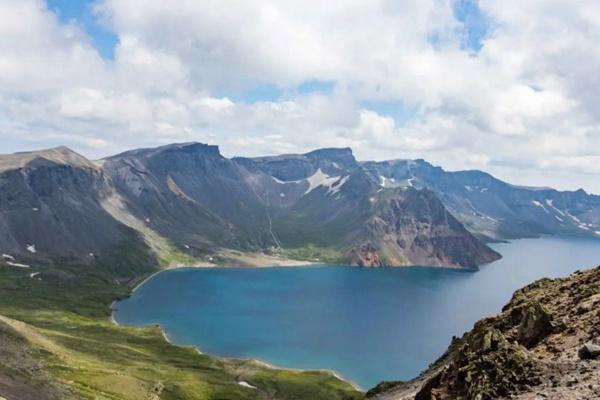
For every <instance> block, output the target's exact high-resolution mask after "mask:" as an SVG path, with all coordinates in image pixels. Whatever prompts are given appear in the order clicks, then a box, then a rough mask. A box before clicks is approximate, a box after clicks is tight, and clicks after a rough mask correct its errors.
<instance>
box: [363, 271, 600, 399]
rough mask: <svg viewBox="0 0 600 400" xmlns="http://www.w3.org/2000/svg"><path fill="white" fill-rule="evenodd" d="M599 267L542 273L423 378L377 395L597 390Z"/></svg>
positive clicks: (571, 395) (584, 393)
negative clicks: (559, 275)
mask: <svg viewBox="0 0 600 400" xmlns="http://www.w3.org/2000/svg"><path fill="white" fill-rule="evenodd" d="M599 309H600V267H598V268H595V269H592V270H587V271H579V272H576V273H575V274H573V275H571V276H570V277H568V278H563V279H554V280H552V279H542V280H539V281H537V282H535V283H533V284H531V285H529V286H527V287H525V288H523V289H521V290H518V291H517V292H516V293H515V294H514V296H513V298H512V300H511V301H510V302H509V303H508V304H507V305H506V306H505V307H504V308H503V309H502V313H500V314H499V315H497V316H494V317H490V318H486V319H483V320H481V321H479V322H477V323H476V324H475V326H474V327H473V329H472V330H471V331H470V332H467V333H466V334H465V335H464V336H463V337H462V338H454V339H453V341H452V344H451V345H450V347H449V348H448V350H447V351H446V353H445V354H444V355H443V356H442V357H441V358H440V359H439V360H438V361H436V362H435V363H434V364H432V365H431V366H430V367H429V369H427V370H426V371H424V372H423V373H422V374H421V375H420V376H419V377H418V378H416V379H414V380H412V381H409V382H384V383H381V384H379V385H378V386H377V387H375V388H374V389H372V390H370V391H369V392H368V393H367V398H368V399H372V400H409V399H410V400H413V399H415V400H433V399H457V400H461V399H465V400H475V399H478V400H492V399H509V398H510V399H515V400H516V399H520V400H526V399H581V400H584V399H585V400H587V399H598V398H600V313H598V310H599Z"/></svg>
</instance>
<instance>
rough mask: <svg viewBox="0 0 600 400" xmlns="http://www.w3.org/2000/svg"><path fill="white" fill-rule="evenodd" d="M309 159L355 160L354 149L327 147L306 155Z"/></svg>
mask: <svg viewBox="0 0 600 400" xmlns="http://www.w3.org/2000/svg"><path fill="white" fill-rule="evenodd" d="M304 155H305V156H307V157H315V158H340V157H349V158H352V159H354V155H353V154H352V149H351V148H350V147H326V148H323V149H317V150H313V151H311V152H308V153H305V154H304Z"/></svg>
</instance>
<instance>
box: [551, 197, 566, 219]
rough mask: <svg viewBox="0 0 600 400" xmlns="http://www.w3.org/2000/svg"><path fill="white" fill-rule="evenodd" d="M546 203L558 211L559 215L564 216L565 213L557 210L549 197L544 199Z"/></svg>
mask: <svg viewBox="0 0 600 400" xmlns="http://www.w3.org/2000/svg"><path fill="white" fill-rule="evenodd" d="M546 204H548V205H549V206H550V207H552V208H553V209H554V210H555V211H556V212H557V213H559V214H560V215H562V216H563V217H565V216H566V215H565V213H564V212H562V211H561V210H559V209H558V208H556V207H554V202H553V200H551V199H546Z"/></svg>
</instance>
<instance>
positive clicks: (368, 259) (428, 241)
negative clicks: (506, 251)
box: [0, 143, 600, 268]
mask: <svg viewBox="0 0 600 400" xmlns="http://www.w3.org/2000/svg"><path fill="white" fill-rule="evenodd" d="M543 234H569V235H582V236H600V197H599V196H594V195H589V194H587V193H585V192H584V191H583V190H579V191H576V192H560V191H556V190H553V189H535V188H533V189H532V188H523V187H517V186H512V185H509V184H507V183H504V182H502V181H500V180H498V179H495V178H494V177H492V176H491V175H489V174H486V173H484V172H480V171H461V172H447V171H444V170H443V169H441V168H439V167H434V166H432V165H430V164H428V163H427V162H425V161H423V160H416V161H412V160H395V161H384V162H358V161H357V160H356V159H355V158H354V156H353V155H352V151H351V150H350V149H347V148H343V149H321V150H316V151H313V152H310V153H306V154H291V155H280V156H272V157H259V158H241V157H237V158H232V159H228V158H225V157H223V156H222V155H221V154H220V152H219V149H218V147H217V146H211V145H205V144H200V143H185V144H173V145H168V146H163V147H158V148H152V149H138V150H132V151H128V152H125V153H121V154H118V155H115V156H112V157H108V158H106V159H103V160H99V161H90V160H87V159H86V158H84V157H83V156H81V155H79V154H77V153H75V152H73V151H72V150H69V149H68V148H65V147H59V148H55V149H49V150H42V151H37V152H27V153H17V154H11V155H3V156H0V252H1V253H3V254H4V255H5V256H11V257H14V256H27V257H58V256H60V257H65V256H69V257H77V258H82V259H85V258H90V259H95V258H98V257H103V256H106V255H107V254H110V253H111V251H113V249H115V248H116V247H120V248H123V246H126V245H127V244H128V243H131V241H142V240H143V241H144V242H145V244H146V246H147V248H148V250H149V251H151V252H153V253H154V254H155V255H157V257H158V258H162V259H165V260H167V261H173V260H174V259H176V260H180V261H181V262H193V261H194V260H202V261H206V262H214V263H226V262H227V256H226V255H227V254H230V253H231V252H241V253H245V252H264V253H270V254H275V255H280V256H283V257H289V258H299V259H307V260H312V261H327V262H338V263H348V264H353V265H361V266H402V265H429V266H455V267H467V268H474V267H476V266H477V265H480V264H484V263H487V262H491V261H494V260H496V259H498V258H499V257H500V255H499V254H497V253H496V252H494V251H493V250H492V249H490V248H489V247H488V246H487V245H485V244H484V242H485V241H490V240H502V239H509V238H518V237H531V236H539V235H543Z"/></svg>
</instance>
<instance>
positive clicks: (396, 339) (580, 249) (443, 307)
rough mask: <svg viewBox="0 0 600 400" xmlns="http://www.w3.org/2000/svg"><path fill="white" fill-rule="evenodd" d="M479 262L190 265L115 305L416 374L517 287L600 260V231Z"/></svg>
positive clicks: (208, 346)
mask: <svg viewBox="0 0 600 400" xmlns="http://www.w3.org/2000/svg"><path fill="white" fill-rule="evenodd" d="M493 247H494V249H496V250H497V251H499V252H500V253H501V254H502V255H503V258H502V259H501V260H500V261H497V262H494V263H492V264H489V265H485V266H483V267H481V270H480V271H478V272H464V271H458V270H451V269H439V268H419V267H410V268H379V269H368V268H356V267H340V266H328V265H324V266H311V267H290V268H285V267H281V268H261V269H258V268H203V269H199V268H183V269H176V270H169V271H165V272H162V273H160V274H158V275H156V276H154V277H153V278H151V279H149V280H148V281H146V282H145V283H144V284H143V285H142V286H140V287H139V288H138V289H137V290H136V291H135V292H134V293H133V294H132V296H131V297H130V298H129V299H126V300H124V301H122V302H119V303H118V304H117V305H116V307H117V309H118V310H117V311H116V312H115V314H114V317H115V319H116V321H117V322H118V323H119V324H122V325H136V326H139V325H148V324H160V325H161V326H162V327H163V328H164V330H165V332H166V333H167V335H168V337H169V338H170V339H171V341H172V342H174V343H176V344H181V345H194V346H196V347H198V348H199V349H200V350H201V351H203V352H205V353H209V354H215V355H220V356H227V357H238V358H257V359H260V360H263V361H266V362H268V363H271V364H274V365H276V366H280V367H288V368H302V369H331V370H334V371H336V372H337V373H339V374H340V375H342V376H343V377H345V378H347V379H348V380H350V381H352V382H354V383H356V384H358V385H359V386H360V387H362V388H364V389H368V388H371V387H372V386H374V385H375V384H377V383H378V382H380V381H382V380H406V379H410V378H413V377H415V376H416V375H417V374H418V373H419V372H420V371H422V370H423V369H425V368H427V366H428V364H429V363H431V362H433V361H435V360H436V359H437V358H438V357H439V356H440V355H441V354H442V353H443V352H444V351H445V350H446V348H447V346H448V345H449V344H450V340H451V338H452V336H453V335H456V336H459V335H462V334H463V333H464V332H465V331H467V330H469V329H471V327H472V326H473V323H474V322H475V321H477V320H478V319H480V318H482V317H484V316H487V315H491V314H495V313H497V312H499V311H500V309H501V308H502V306H503V305H504V304H506V303H507V302H508V301H509V299H510V297H511V295H512V293H513V292H514V290H515V289H518V288H520V287H522V286H524V285H526V284H528V283H530V282H532V281H534V280H536V279H538V278H542V277H560V276H566V275H568V274H569V273H571V272H573V271H575V270H577V269H584V268H589V267H592V266H596V265H598V264H600V240H593V239H566V238H553V237H547V238H541V239H522V240H516V241H513V242H511V243H501V244H494V245H493Z"/></svg>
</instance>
